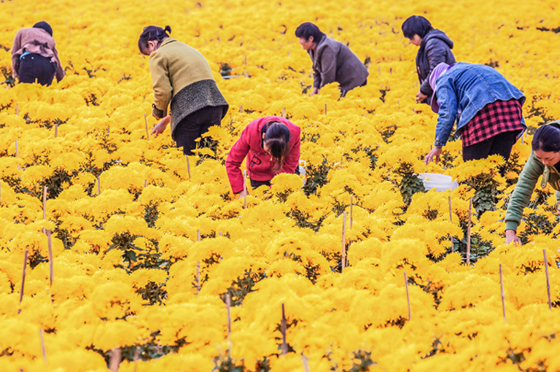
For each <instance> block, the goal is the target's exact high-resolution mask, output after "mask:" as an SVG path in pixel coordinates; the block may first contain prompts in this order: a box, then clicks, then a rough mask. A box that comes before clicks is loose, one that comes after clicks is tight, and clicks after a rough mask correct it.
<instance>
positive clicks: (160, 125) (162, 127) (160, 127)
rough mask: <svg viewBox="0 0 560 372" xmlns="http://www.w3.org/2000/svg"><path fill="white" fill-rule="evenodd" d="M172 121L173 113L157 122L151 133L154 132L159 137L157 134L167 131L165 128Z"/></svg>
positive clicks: (155, 136)
mask: <svg viewBox="0 0 560 372" xmlns="http://www.w3.org/2000/svg"><path fill="white" fill-rule="evenodd" d="M170 121H171V115H167V116H166V117H164V118H163V119H161V120H160V121H159V123H157V125H156V126H155V127H154V129H152V132H151V133H150V134H153V135H154V138H157V136H159V135H160V134H162V133H163V132H164V131H165V128H167V125H168V124H169V122H170Z"/></svg>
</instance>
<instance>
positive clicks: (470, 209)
mask: <svg viewBox="0 0 560 372" xmlns="http://www.w3.org/2000/svg"><path fill="white" fill-rule="evenodd" d="M471 217H472V198H470V199H469V222H468V225H467V265H468V266H470V265H471Z"/></svg>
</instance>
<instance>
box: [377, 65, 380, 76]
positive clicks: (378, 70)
mask: <svg viewBox="0 0 560 372" xmlns="http://www.w3.org/2000/svg"><path fill="white" fill-rule="evenodd" d="M377 67H378V69H377V74H378V75H379V77H381V66H379V65H378V66H377Z"/></svg>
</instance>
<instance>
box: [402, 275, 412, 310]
mask: <svg viewBox="0 0 560 372" xmlns="http://www.w3.org/2000/svg"><path fill="white" fill-rule="evenodd" d="M404 287H405V288H406V302H407V303H408V320H409V321H410V318H411V316H410V296H409V294H408V276H406V271H405V272H404Z"/></svg>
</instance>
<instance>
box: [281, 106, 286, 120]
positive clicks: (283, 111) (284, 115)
mask: <svg viewBox="0 0 560 372" xmlns="http://www.w3.org/2000/svg"><path fill="white" fill-rule="evenodd" d="M282 117H283V118H286V108H285V107H282Z"/></svg>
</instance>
